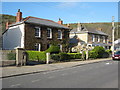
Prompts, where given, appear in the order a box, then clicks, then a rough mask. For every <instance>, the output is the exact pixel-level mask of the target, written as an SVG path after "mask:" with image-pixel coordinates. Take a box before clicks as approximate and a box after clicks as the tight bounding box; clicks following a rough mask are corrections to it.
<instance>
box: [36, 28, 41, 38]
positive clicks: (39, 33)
mask: <svg viewBox="0 0 120 90" xmlns="http://www.w3.org/2000/svg"><path fill="white" fill-rule="evenodd" d="M36 29H38V30H39V31H38V36H36V35H35V37H39V38H41V28H40V27H35V33H36Z"/></svg>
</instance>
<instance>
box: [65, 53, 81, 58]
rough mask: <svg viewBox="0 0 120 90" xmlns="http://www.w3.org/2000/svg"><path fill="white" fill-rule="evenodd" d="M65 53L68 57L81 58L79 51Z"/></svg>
mask: <svg viewBox="0 0 120 90" xmlns="http://www.w3.org/2000/svg"><path fill="white" fill-rule="evenodd" d="M67 54H68V55H70V59H81V58H82V54H81V53H67Z"/></svg>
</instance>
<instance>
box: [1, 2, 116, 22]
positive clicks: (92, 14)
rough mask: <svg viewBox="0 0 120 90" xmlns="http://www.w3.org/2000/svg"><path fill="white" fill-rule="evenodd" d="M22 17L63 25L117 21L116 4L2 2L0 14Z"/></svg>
mask: <svg viewBox="0 0 120 90" xmlns="http://www.w3.org/2000/svg"><path fill="white" fill-rule="evenodd" d="M18 9H21V11H22V13H23V17H27V16H33V17H39V18H44V19H50V20H54V21H58V19H59V18H61V19H62V20H63V21H64V23H76V22H81V23H83V22H85V23H88V22H111V21H112V16H115V21H117V20H118V2H2V13H3V14H9V15H14V16H15V15H16V12H17V10H18Z"/></svg>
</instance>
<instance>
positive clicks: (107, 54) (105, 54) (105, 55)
mask: <svg viewBox="0 0 120 90" xmlns="http://www.w3.org/2000/svg"><path fill="white" fill-rule="evenodd" d="M109 55H110V54H109V53H108V52H106V51H105V52H104V54H103V56H102V58H108V57H109Z"/></svg>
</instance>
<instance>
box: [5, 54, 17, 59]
mask: <svg viewBox="0 0 120 90" xmlns="http://www.w3.org/2000/svg"><path fill="white" fill-rule="evenodd" d="M7 59H8V60H16V53H8V54H7Z"/></svg>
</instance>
